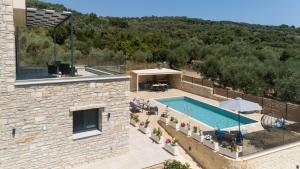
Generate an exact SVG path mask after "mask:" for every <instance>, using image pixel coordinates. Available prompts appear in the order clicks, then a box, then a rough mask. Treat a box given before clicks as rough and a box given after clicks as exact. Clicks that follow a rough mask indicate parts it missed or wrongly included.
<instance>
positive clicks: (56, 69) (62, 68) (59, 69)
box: [47, 61, 77, 77]
mask: <svg viewBox="0 0 300 169" xmlns="http://www.w3.org/2000/svg"><path fill="white" fill-rule="evenodd" d="M47 67H48V75H49V76H50V77H59V76H72V75H74V73H76V72H77V70H76V69H75V67H71V66H70V64H66V63H61V62H58V61H57V62H55V63H54V64H52V65H49V64H48V63H47Z"/></svg>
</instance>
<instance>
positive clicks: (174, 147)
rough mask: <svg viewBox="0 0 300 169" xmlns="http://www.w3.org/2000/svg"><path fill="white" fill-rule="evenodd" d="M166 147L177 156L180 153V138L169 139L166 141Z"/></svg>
mask: <svg viewBox="0 0 300 169" xmlns="http://www.w3.org/2000/svg"><path fill="white" fill-rule="evenodd" d="M164 149H165V150H167V151H168V152H169V153H171V154H172V155H174V156H176V155H178V153H179V150H178V140H177V139H175V138H174V139H172V140H171V139H167V140H166V141H165V146H164Z"/></svg>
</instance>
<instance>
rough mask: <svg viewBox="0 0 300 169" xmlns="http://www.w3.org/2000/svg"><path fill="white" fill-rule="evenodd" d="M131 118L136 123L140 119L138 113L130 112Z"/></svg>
mask: <svg viewBox="0 0 300 169" xmlns="http://www.w3.org/2000/svg"><path fill="white" fill-rule="evenodd" d="M131 119H132V120H133V121H135V122H136V123H138V122H139V121H140V119H139V115H137V114H131Z"/></svg>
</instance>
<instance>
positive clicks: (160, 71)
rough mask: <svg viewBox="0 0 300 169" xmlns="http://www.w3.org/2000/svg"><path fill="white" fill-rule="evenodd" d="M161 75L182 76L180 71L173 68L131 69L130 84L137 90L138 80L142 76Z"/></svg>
mask: <svg viewBox="0 0 300 169" xmlns="http://www.w3.org/2000/svg"><path fill="white" fill-rule="evenodd" d="M163 75H178V76H180V80H181V78H182V72H181V71H177V70H173V69H166V68H162V69H143V70H133V71H131V76H132V85H134V86H136V91H137V92H138V91H139V82H140V78H141V77H142V76H163Z"/></svg>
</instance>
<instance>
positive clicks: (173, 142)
mask: <svg viewBox="0 0 300 169" xmlns="http://www.w3.org/2000/svg"><path fill="white" fill-rule="evenodd" d="M177 144H178V140H177V139H176V138H174V139H173V141H172V146H176V145H177Z"/></svg>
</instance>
